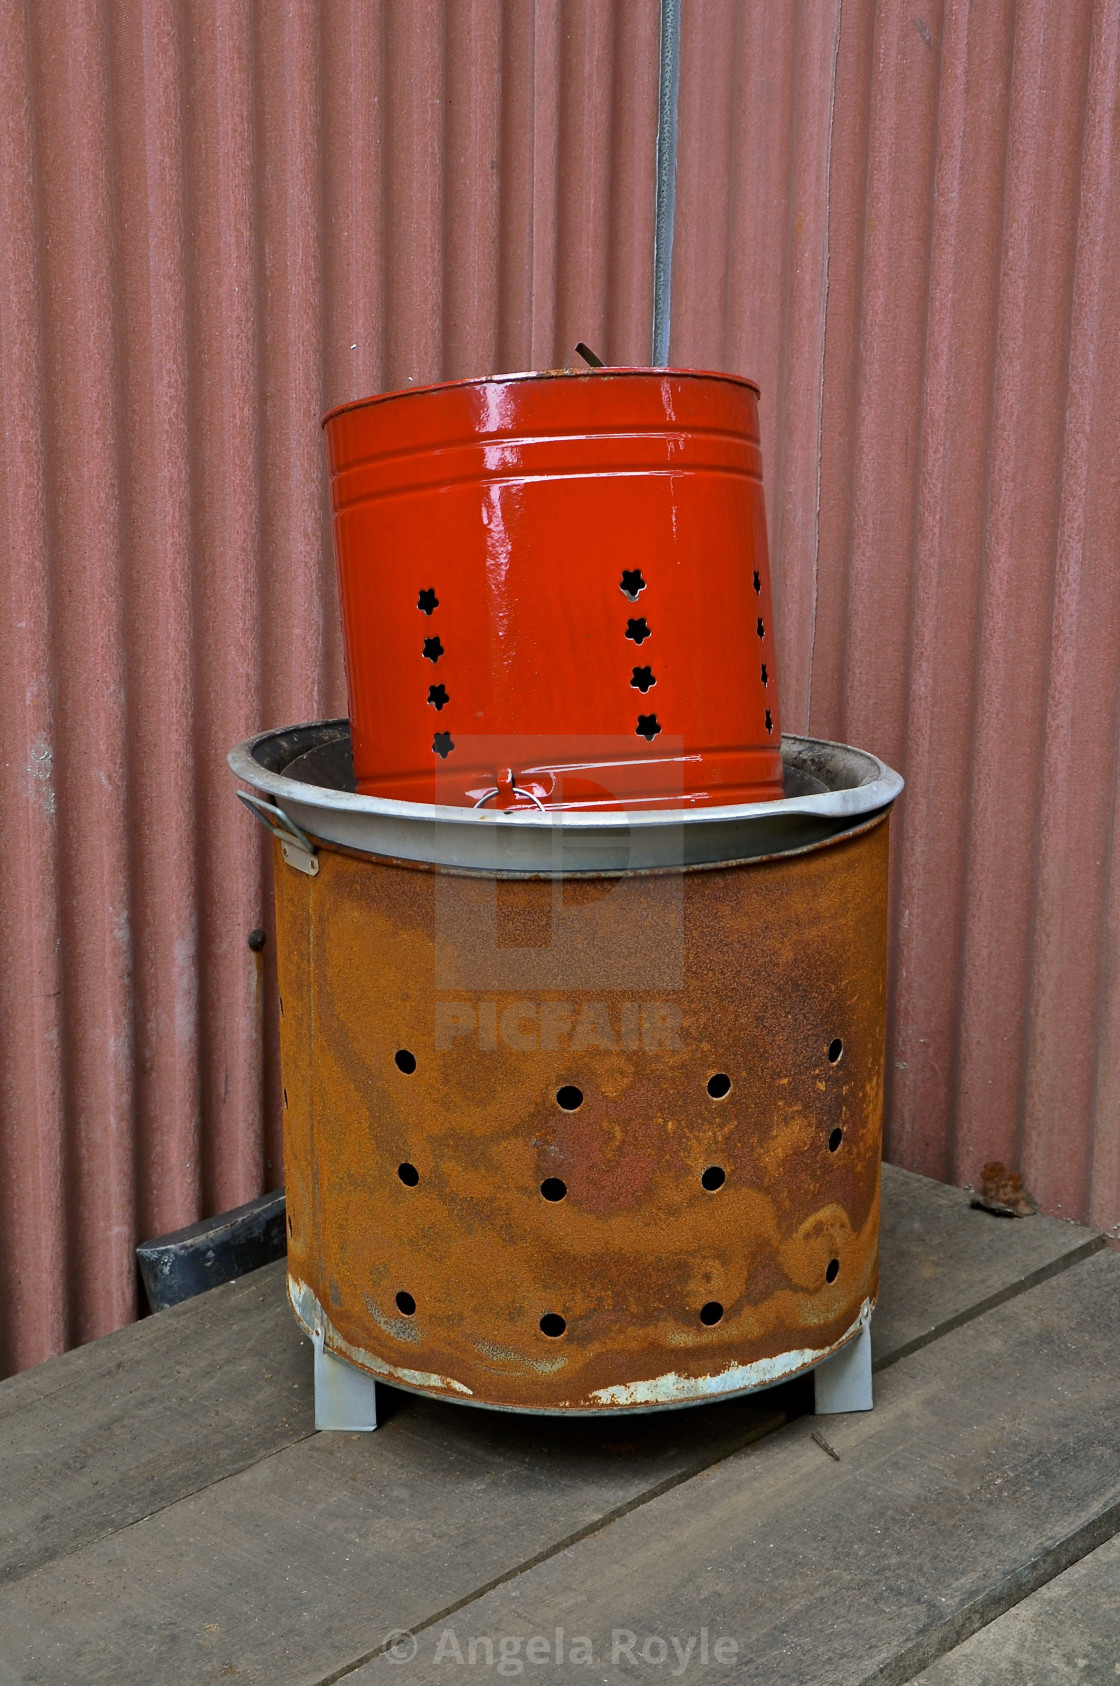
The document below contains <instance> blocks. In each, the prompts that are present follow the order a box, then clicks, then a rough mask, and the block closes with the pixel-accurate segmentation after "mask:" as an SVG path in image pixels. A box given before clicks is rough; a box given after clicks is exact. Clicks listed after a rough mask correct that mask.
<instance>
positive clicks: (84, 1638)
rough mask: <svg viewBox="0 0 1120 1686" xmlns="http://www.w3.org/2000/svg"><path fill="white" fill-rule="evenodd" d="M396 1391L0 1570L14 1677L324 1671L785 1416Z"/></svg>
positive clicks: (0, 1610) (765, 1405)
mask: <svg viewBox="0 0 1120 1686" xmlns="http://www.w3.org/2000/svg"><path fill="white" fill-rule="evenodd" d="M392 1397H393V1399H394V1401H395V1402H399V1403H400V1405H401V1407H402V1408H401V1409H400V1410H399V1412H398V1413H397V1414H396V1415H395V1416H393V1417H392V1418H391V1419H390V1420H389V1422H388V1423H387V1424H386V1425H385V1427H383V1428H381V1429H379V1430H378V1431H377V1433H376V1434H373V1435H361V1434H354V1435H347V1434H337V1435H326V1434H321V1435H315V1436H313V1437H311V1438H310V1439H308V1440H305V1441H303V1442H302V1443H301V1444H300V1445H298V1446H295V1447H292V1448H291V1449H289V1450H287V1451H285V1452H283V1453H281V1454H280V1455H279V1456H276V1457H271V1458H266V1459H264V1460H262V1461H260V1462H259V1463H257V1464H255V1465H253V1466H252V1467H251V1468H249V1469H246V1470H244V1471H242V1472H241V1473H240V1474H239V1475H236V1476H232V1477H230V1478H229V1479H228V1480H226V1481H222V1482H219V1483H217V1484H216V1485H214V1486H212V1487H211V1488H209V1489H208V1490H206V1491H205V1492H199V1493H196V1494H194V1495H192V1496H191V1497H189V1498H186V1499H184V1500H182V1501H181V1502H180V1503H179V1504H176V1505H174V1506H171V1507H169V1508H166V1509H164V1510H163V1511H161V1512H160V1513H159V1514H158V1515H156V1516H152V1517H149V1518H148V1519H146V1520H145V1521H142V1522H139V1523H137V1524H136V1525H135V1526H133V1527H131V1528H127V1529H124V1530H122V1531H120V1532H118V1533H115V1534H112V1535H111V1536H109V1537H107V1538H104V1539H102V1540H99V1541H96V1542H95V1543H93V1544H92V1545H89V1546H87V1547H85V1548H84V1549H83V1550H82V1551H80V1552H77V1553H74V1554H72V1555H70V1556H68V1557H63V1558H59V1559H57V1560H56V1561H55V1562H53V1563H51V1564H48V1565H46V1566H44V1567H43V1568H42V1569H40V1570H39V1571H37V1572H36V1573H35V1574H32V1575H28V1576H26V1577H25V1578H24V1579H23V1580H21V1581H19V1582H16V1583H13V1584H11V1585H9V1586H8V1587H6V1588H3V1589H0V1654H2V1655H3V1656H4V1657H6V1658H7V1659H8V1662H9V1665H10V1666H11V1667H12V1668H14V1669H15V1670H16V1671H17V1672H16V1675H15V1678H16V1679H20V1680H22V1679H24V1678H27V1679H30V1680H34V1681H36V1682H37V1683H40V1686H52V1683H53V1686H74V1682H76V1681H78V1680H80V1681H81V1682H82V1686H98V1683H101V1682H104V1683H105V1686H165V1683H166V1686H192V1683H194V1682H203V1681H207V1682H208V1681H212V1680H215V1679H218V1678H220V1677H222V1674H223V1670H224V1671H225V1672H226V1674H228V1675H229V1676H231V1677H236V1679H237V1680H238V1681H239V1682H248V1681H259V1682H262V1683H263V1682H268V1683H269V1686H275V1683H276V1682H277V1681H283V1682H284V1686H300V1683H301V1682H310V1681H313V1680H316V1681H317V1680H320V1679H321V1678H322V1677H323V1676H324V1675H329V1674H330V1673H332V1672H333V1671H334V1670H335V1669H337V1668H339V1667H346V1666H347V1665H348V1664H349V1663H350V1662H351V1661H352V1660H353V1658H354V1657H355V1655H358V1654H362V1653H364V1652H366V1651H368V1649H369V1648H370V1645H371V1634H372V1635H374V1636H375V1637H374V1641H373V1642H374V1643H375V1642H376V1640H378V1639H380V1638H381V1636H382V1635H383V1634H384V1633H385V1632H386V1630H387V1629H388V1628H389V1627H391V1626H395V1625H398V1624H399V1623H400V1621H401V1620H402V1612H403V1613H404V1617H405V1619H417V1618H418V1617H419V1616H420V1614H421V1612H423V1613H424V1614H427V1613H429V1612H430V1611H431V1610H433V1609H439V1608H442V1607H443V1606H444V1605H445V1604H446V1603H447V1602H449V1601H455V1600H456V1599H469V1598H471V1597H472V1596H473V1595H474V1593H475V1591H476V1589H477V1588H478V1587H479V1586H482V1585H486V1584H487V1583H488V1582H490V1581H493V1580H495V1579H497V1578H498V1577H500V1576H502V1575H508V1574H515V1573H516V1572H517V1571H518V1570H519V1569H520V1568H522V1567H523V1566H524V1565H525V1564H526V1563H528V1562H532V1561H533V1560H535V1559H536V1558H537V1557H538V1556H539V1555H540V1554H542V1553H547V1552H549V1551H552V1550H555V1549H556V1547H557V1544H558V1542H562V1541H564V1540H565V1539H574V1538H577V1537H580V1536H581V1535H582V1534H585V1533H587V1532H589V1531H592V1530H594V1529H595V1528H597V1527H599V1526H601V1525H602V1524H603V1522H604V1520H605V1519H607V1518H609V1517H610V1516H612V1515H617V1514H620V1513H622V1512H624V1511H625V1510H626V1509H627V1508H628V1507H629V1506H631V1505H633V1504H635V1503H641V1502H642V1501H643V1500H645V1499H647V1498H648V1497H649V1496H650V1494H651V1493H652V1492H654V1491H657V1490H662V1489H663V1488H664V1487H665V1486H666V1485H667V1484H670V1483H672V1482H674V1481H678V1480H683V1479H686V1478H687V1475H688V1473H689V1471H690V1470H692V1469H695V1468H697V1467H698V1466H699V1465H700V1464H702V1463H704V1462H710V1461H711V1460H712V1459H713V1458H717V1457H719V1456H720V1455H722V1451H723V1450H726V1449H728V1448H729V1447H730V1446H731V1445H733V1444H737V1443H738V1442H739V1441H740V1440H741V1439H742V1438H743V1437H744V1436H745V1435H748V1434H752V1433H753V1434H756V1435H761V1434H765V1433H767V1432H771V1431H773V1429H775V1428H776V1427H778V1426H779V1425H780V1422H781V1420H782V1418H781V1416H780V1415H779V1409H778V1407H777V1406H776V1404H775V1396H774V1395H767V1396H763V1397H761V1398H758V1397H756V1398H754V1399H748V1400H743V1401H740V1402H734V1403H730V1404H727V1405H722V1406H711V1407H702V1408H701V1409H699V1410H697V1411H687V1412H685V1411H681V1412H672V1413H663V1414H658V1415H653V1416H647V1417H642V1418H638V1419H633V1420H629V1421H627V1422H625V1423H622V1422H617V1421H613V1420H612V1421H608V1422H606V1423H603V1422H601V1421H599V1420H598V1419H588V1418H582V1419H581V1418H569V1419H553V1418H527V1417H517V1416H509V1415H504V1414H502V1413H499V1412H491V1411H481V1410H473V1409H470V1408H463V1407H457V1406H453V1405H443V1404H434V1403H429V1402H426V1401H425V1402H420V1401H411V1400H407V1399H406V1397H405V1396H404V1395H399V1394H398V1395H395V1396H392ZM2 1680H3V1675H2V1674H0V1681H2Z"/></svg>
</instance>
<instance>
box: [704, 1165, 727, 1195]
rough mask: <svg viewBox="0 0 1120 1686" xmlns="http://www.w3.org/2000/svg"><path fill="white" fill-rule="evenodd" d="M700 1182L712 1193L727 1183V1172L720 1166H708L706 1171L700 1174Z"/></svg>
mask: <svg viewBox="0 0 1120 1686" xmlns="http://www.w3.org/2000/svg"><path fill="white" fill-rule="evenodd" d="M700 1181H701V1183H702V1184H703V1186H704V1187H705V1188H706V1189H708V1190H709V1191H710V1192H714V1191H715V1190H716V1189H717V1188H722V1187H723V1185H724V1183H725V1182H726V1181H727V1172H726V1171H725V1170H724V1168H723V1166H722V1165H709V1166H708V1169H707V1170H706V1171H703V1172H701V1174H700Z"/></svg>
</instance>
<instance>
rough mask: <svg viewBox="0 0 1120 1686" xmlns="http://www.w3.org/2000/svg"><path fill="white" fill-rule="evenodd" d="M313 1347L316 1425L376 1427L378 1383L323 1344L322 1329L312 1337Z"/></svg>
mask: <svg viewBox="0 0 1120 1686" xmlns="http://www.w3.org/2000/svg"><path fill="white" fill-rule="evenodd" d="M311 1340H312V1344H313V1346H314V1348H315V1427H316V1428H318V1429H349V1430H350V1431H351V1432H354V1431H359V1432H365V1433H370V1432H372V1430H373V1429H375V1428H376V1427H377V1383H376V1382H375V1381H374V1379H373V1377H372V1376H367V1375H366V1373H365V1371H364V1370H355V1368H354V1366H353V1365H352V1364H347V1363H346V1361H345V1359H343V1358H336V1357H335V1355H334V1353H333V1352H328V1351H327V1350H326V1348H325V1347H324V1345H323V1331H322V1330H321V1329H316V1330H315V1332H314V1334H313V1335H312V1337H311Z"/></svg>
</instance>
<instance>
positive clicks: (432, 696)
mask: <svg viewBox="0 0 1120 1686" xmlns="http://www.w3.org/2000/svg"><path fill="white" fill-rule="evenodd" d="M428 701H429V702H430V703H431V705H432V707H433V708H434V709H435V710H436V712H437V714H438V712H439V710H440V709H441V708H442V707H443V706H444V704H445V703H449V702H450V701H451V698H450V697H449V696H448V694H447V686H446V685H429V686H428Z"/></svg>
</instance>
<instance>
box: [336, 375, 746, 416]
mask: <svg viewBox="0 0 1120 1686" xmlns="http://www.w3.org/2000/svg"><path fill="white" fill-rule="evenodd" d="M604 375H605V376H608V377H613V376H616V375H631V376H637V375H643V376H651V377H659V378H662V379H664V377H665V376H666V375H671V376H672V377H673V378H674V379H683V380H705V381H728V382H729V383H730V384H731V385H733V386H745V387H749V389H750V390H751V391H752V392H753V393H754V395H755V397H756V398H758V399H761V397H762V389H761V387H760V386H759V384H758V382H757V381H756V380H754V379H752V378H751V377H750V376H748V375H734V374H731V373H730V372H729V371H728V370H726V369H674V368H670V367H669V366H667V365H666V366H665V367H662V368H657V367H653V366H647V365H645V364H641V363H617V364H616V363H605V364H604V365H603V367H602V368H601V369H521V370H516V371H513V372H511V373H509V374H500V375H472V376H469V377H467V378H466V379H463V380H454V381H430V382H428V383H427V384H426V385H424V386H401V387H393V388H391V389H390V390H389V391H387V392H373V393H370V394H369V396H368V397H366V398H348V399H346V400H345V401H344V402H343V403H341V404H333V405H332V406H331V408H330V409H329V410H327V411H326V412H325V413H324V415H323V419H322V421H321V422H320V424H319V425H320V426H321V427H326V425H327V423H328V422H331V421H334V419H335V418H336V417H337V416H341V415H345V414H346V412H347V411H348V410H364V409H367V408H369V407H370V406H372V405H374V404H387V403H389V402H390V401H392V400H396V399H400V398H420V397H423V396H424V395H425V394H428V393H432V392H453V391H455V390H456V389H458V388H466V387H484V386H507V385H516V384H523V383H527V382H529V381H553V380H573V381H575V380H578V381H589V380H602V378H603V376H604Z"/></svg>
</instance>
